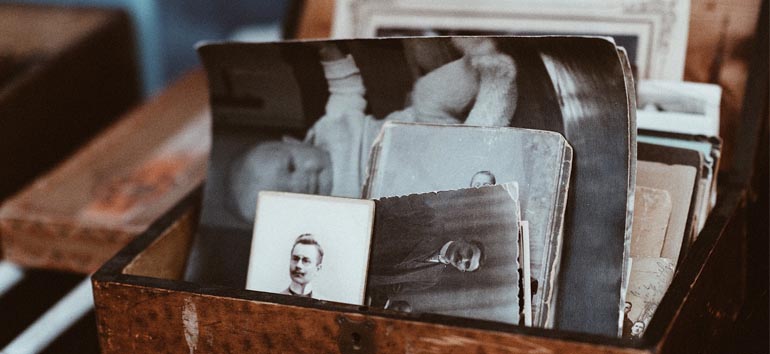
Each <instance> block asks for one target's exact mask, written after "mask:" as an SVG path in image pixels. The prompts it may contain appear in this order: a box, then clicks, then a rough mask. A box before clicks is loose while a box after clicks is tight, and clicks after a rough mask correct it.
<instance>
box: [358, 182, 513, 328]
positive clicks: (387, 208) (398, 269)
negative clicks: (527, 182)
mask: <svg viewBox="0 0 770 354" xmlns="http://www.w3.org/2000/svg"><path fill="white" fill-rule="evenodd" d="M375 205H376V208H375V213H376V217H375V225H374V236H373V239H372V251H371V255H370V258H371V260H370V263H369V272H368V278H367V279H368V282H367V297H366V303H367V305H369V306H372V307H380V308H385V309H389V310H395V311H404V310H403V309H404V308H408V310H409V311H410V312H414V313H439V314H447V315H455V316H462V317H470V318H479V319H487V320H496V321H501V322H507V323H514V324H515V323H518V322H519V317H518V313H519V299H518V293H519V285H518V282H519V281H518V279H519V276H518V261H517V259H518V253H519V249H518V232H517V230H518V224H519V220H518V215H519V213H518V209H519V206H518V192H517V190H516V189H515V185H513V184H504V185H497V186H483V187H479V188H466V189H459V190H452V191H441V192H433V193H424V194H413V195H409V196H402V197H393V198H382V199H378V200H376V201H375ZM404 303H408V304H409V306H408V307H405V306H395V305H394V304H404Z"/></svg>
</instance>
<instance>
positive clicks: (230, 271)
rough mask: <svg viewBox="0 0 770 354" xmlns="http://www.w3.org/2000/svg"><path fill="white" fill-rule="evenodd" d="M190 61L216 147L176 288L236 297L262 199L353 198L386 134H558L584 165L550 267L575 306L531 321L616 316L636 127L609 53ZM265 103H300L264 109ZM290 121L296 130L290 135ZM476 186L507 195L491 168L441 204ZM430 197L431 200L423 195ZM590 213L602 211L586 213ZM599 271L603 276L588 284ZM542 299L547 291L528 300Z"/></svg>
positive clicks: (344, 45)
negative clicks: (231, 292)
mask: <svg viewBox="0 0 770 354" xmlns="http://www.w3.org/2000/svg"><path fill="white" fill-rule="evenodd" d="M198 51H199V54H200V56H201V59H202V62H203V64H204V67H205V69H206V72H207V75H208V81H209V85H210V94H211V97H212V115H213V140H212V151H211V157H210V160H209V175H208V176H207V179H206V185H205V188H204V197H203V199H204V200H203V209H202V212H201V222H200V226H199V228H198V232H197V235H196V238H195V240H194V244H193V251H192V253H191V256H190V257H189V260H188V265H189V266H188V267H187V269H186V275H185V279H187V280H188V281H195V282H199V283H204V284H216V285H225V286H239V287H242V286H244V284H245V279H246V271H245V269H246V268H247V267H248V252H247V251H245V250H248V245H249V243H250V239H251V234H252V225H253V221H254V220H253V215H254V208H255V205H256V200H257V195H258V192H259V191H261V190H274V191H284V192H299V193H317V194H325V195H331V196H338V197H355V198H357V197H361V196H362V195H363V194H362V187H363V185H364V182H365V178H366V174H367V166H368V164H369V156H370V148H371V147H372V145H373V143H374V141H375V139H376V137H377V135H378V133H379V131H380V129H381V127H382V126H383V125H384V124H385V123H386V122H407V123H429V124H464V125H481V126H498V127H500V126H502V127H507V126H514V127H521V128H529V129H542V130H548V131H552V132H556V133H560V134H562V135H563V136H564V137H566V139H567V141H569V145H571V146H572V148H573V149H574V151H575V154H576V155H579V156H582V157H581V158H580V159H576V162H575V164H574V165H573V166H572V167H573V169H572V170H573V176H572V178H571V179H570V185H569V192H570V196H569V198H572V199H574V200H573V202H571V203H568V205H569V206H568V210H567V213H566V215H565V218H564V220H565V222H564V228H563V234H564V235H565V237H564V246H565V247H564V249H563V252H562V253H561V254H563V255H564V257H563V258H564V259H565V260H567V262H569V263H568V264H565V263H563V262H562V264H561V266H560V267H559V269H560V274H561V275H560V277H563V279H562V283H563V284H564V286H565V287H566V288H569V289H570V291H571V292H574V293H571V294H570V295H564V296H565V297H564V299H562V300H563V301H559V302H558V303H559V305H558V306H560V307H562V309H560V310H559V311H561V314H558V312H559V311H548V313H550V314H552V315H553V316H552V317H550V318H543V317H542V316H541V318H539V319H538V318H533V321H534V323H535V324H536V325H537V324H540V325H542V324H544V323H556V325H557V326H559V323H560V322H561V323H562V324H561V325H562V326H563V327H562V328H563V329H570V330H575V331H583V332H592V333H606V334H610V332H609V327H610V326H611V327H612V328H613V331H614V329H616V328H617V326H615V325H612V324H614V323H615V322H617V321H616V319H617V318H618V317H619V311H618V304H619V303H620V298H619V296H620V295H619V294H620V293H621V291H620V284H621V281H620V279H621V274H622V271H621V267H622V261H623V256H622V253H623V250H624V248H623V241H624V238H623V237H624V233H625V231H626V230H628V231H629V232H630V227H628V225H627V224H626V223H627V218H626V213H627V209H628V208H630V207H632V206H633V204H632V203H631V205H630V206H629V196H630V193H631V192H632V189H629V186H632V185H633V184H632V183H630V180H631V177H632V176H633V174H632V171H633V169H634V163H633V160H632V159H631V156H632V154H633V151H634V149H633V148H632V147H633V145H634V144H635V131H633V130H632V129H629V127H631V126H633V119H634V118H633V115H632V114H631V110H630V109H629V101H628V96H627V95H628V86H627V82H626V81H627V80H630V76H629V75H630V72H629V71H627V70H626V68H625V67H624V66H623V61H622V59H623V57H622V55H623V54H622V52H619V51H618V49H617V47H616V45H615V43H613V42H612V41H610V40H608V39H604V38H586V37H451V38H450V37H433V38H377V39H354V40H337V41H296V42H282V43H208V44H203V45H201V46H200V47H199V49H198ZM266 62H267V63H270V64H269V65H268V64H266ZM273 62H276V63H273ZM272 67H280V68H281V69H280V70H274V71H270V70H272V69H268V68H272ZM266 70H268V71H270V72H269V73H265V72H264V71H266ZM248 72H253V74H248ZM233 73H237V75H235V74H233ZM267 77H269V79H267ZM245 78H248V80H246V79H245ZM257 78H263V79H259V80H261V81H259V82H257V81H255V80H257ZM284 85H286V86H290V87H289V88H286V87H283V86H284ZM271 87H274V89H270V88H271ZM274 92H293V93H298V96H292V97H284V96H283V94H282V96H281V97H278V98H275V97H274ZM595 92H603V93H605V94H602V95H596V94H593V93H595ZM275 100H280V102H287V103H281V104H278V103H276V102H277V101H275ZM276 104H278V106H276ZM281 105H290V106H291V108H290V109H291V112H294V113H291V114H290V115H292V117H291V119H290V120H291V121H290V122H287V126H286V127H285V128H277V127H276V120H278V121H281V120H283V119H289V118H282V117H283V116H282V114H284V112H283V111H281V113H280V114H278V113H276V107H280V106H281ZM300 108H301V109H300ZM277 111H280V109H278V110H277ZM287 112H288V111H287ZM300 116H301V117H300ZM298 122H301V124H304V125H303V126H302V127H297V125H298V124H300V123H298ZM295 127H296V128H295ZM446 143H449V144H455V145H457V146H458V147H462V146H463V144H464V142H462V143H458V142H457V141H454V142H452V141H448V142H446ZM412 149H414V150H415V151H419V150H420V149H422V146H413V147H412ZM533 151H536V150H533ZM497 157H500V156H499V155H498V156H497ZM490 158H491V157H490ZM517 168H518V169H524V170H529V169H530V167H528V166H518V167H517ZM481 171H489V172H491V173H492V174H494V175H495V177H496V180H497V183H505V182H509V181H511V180H508V181H506V177H505V176H501V175H499V172H498V171H496V170H495V169H494V168H492V167H486V166H473V168H472V170H468V171H465V170H463V172H462V182H458V184H457V185H454V186H452V187H451V188H450V189H456V188H463V187H467V186H469V185H471V183H472V182H471V181H472V179H473V176H474V174H476V173H477V172H481ZM561 171H562V170H561V169H559V170H557V174H559V175H561ZM527 173H528V174H533V173H534V172H532V171H528V172H527ZM565 175H566V174H565ZM479 177H480V176H479ZM479 183H481V182H479ZM522 186H523V184H522ZM554 188H556V187H554ZM427 191H432V190H425V191H421V192H427ZM522 192H523V190H522ZM555 200H557V199H550V201H552V202H553V201H555ZM598 200H601V201H602V204H601V207H596V206H595V203H596V201H598ZM555 204H558V203H555ZM589 205H590V207H589ZM525 213H526V210H525ZM544 217H546V218H549V217H550V216H544ZM628 222H630V218H629V219H628ZM530 223H531V224H530V226H531V228H532V229H531V236H532V240H533V243H532V244H533V245H534V244H535V242H534V240H535V239H536V238H537V237H538V236H537V235H542V232H540V233H538V232H536V230H537V228H538V226H537V224H538V223H537V221H536V220H532V218H530ZM556 224H559V223H556ZM540 225H543V223H540ZM540 227H541V229H540V230H543V229H542V226H540ZM552 231H553V232H552V233H556V234H559V233H561V229H559V228H556V229H554V230H552ZM594 243H597V244H602V245H603V246H602V247H605V248H606V249H607V250H608V251H607V252H606V253H604V254H603V255H602V257H604V258H606V259H604V260H603V261H602V262H596V261H595V256H596V255H595V253H594V252H590V251H589V250H592V249H594V248H595V246H593V245H592V244H594ZM536 253H538V252H532V259H533V262H534V260H535V258H536V257H537V256H536ZM558 261H559V260H557V259H554V260H553V263H552V264H554V267H553V268H552V269H556V267H555V264H556V263H555V262H558ZM573 264H579V266H578V265H573ZM596 267H600V268H601V269H602V272H594V270H595V268H596ZM534 272H535V270H534V269H533V273H534ZM593 273H596V274H593ZM586 274H591V276H590V278H589V279H587V278H586ZM552 280H553V279H552ZM554 281H555V280H554ZM589 284H590V285H589ZM544 286H545V287H547V286H550V285H542V284H541V286H540V287H539V289H543V287H544ZM548 293H549V292H548V291H546V292H545V293H544V295H545V294H548ZM599 293H602V294H603V296H602V298H603V299H604V300H602V301H597V302H598V303H599V304H601V305H599V306H600V307H601V308H600V309H597V308H596V303H597V302H592V303H591V304H588V303H582V302H579V303H574V302H573V300H572V299H574V298H591V297H596V296H598V295H599ZM559 294H564V292H560V293H559ZM604 297H606V298H604ZM604 306H606V308H605V307H604ZM610 312H611V313H612V315H610ZM610 316H612V317H613V319H610V318H609V317H610ZM559 318H562V319H565V320H566V319H572V320H574V321H570V320H567V321H560V320H559ZM600 318H601V319H600ZM586 323H589V325H587V324H586ZM602 323H605V324H606V323H609V324H608V325H601V324H602Z"/></svg>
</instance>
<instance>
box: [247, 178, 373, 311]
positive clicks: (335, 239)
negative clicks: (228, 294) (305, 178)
mask: <svg viewBox="0 0 770 354" xmlns="http://www.w3.org/2000/svg"><path fill="white" fill-rule="evenodd" d="M256 210H257V213H256V214H257V215H256V219H255V220H256V221H255V225H254V236H253V237H252V242H251V254H250V255H249V270H248V276H247V279H246V289H248V290H256V291H264V292H271V293H276V294H282V295H288V296H291V297H294V298H304V299H314V300H323V301H334V302H342V303H348V304H356V305H363V304H364V292H365V290H366V289H365V284H366V269H367V264H368V262H369V246H370V243H371V238H372V224H373V222H374V202H372V201H371V200H361V199H348V198H336V197H326V196H317V195H307V194H295V193H283V192H261V193H259V198H258V204H257V209H256ZM297 215H302V217H300V218H298V217H297ZM340 215H345V217H344V218H340V217H339V216H340Z"/></svg>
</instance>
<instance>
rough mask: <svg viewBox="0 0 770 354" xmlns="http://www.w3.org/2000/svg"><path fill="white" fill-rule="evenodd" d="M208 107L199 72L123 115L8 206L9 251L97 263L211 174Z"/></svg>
mask: <svg viewBox="0 0 770 354" xmlns="http://www.w3.org/2000/svg"><path fill="white" fill-rule="evenodd" d="M208 112H209V110H208V95H207V90H206V77H205V75H204V73H203V72H202V71H200V70H199V71H195V72H192V73H190V74H189V75H187V76H185V77H184V78H182V79H180V80H179V81H178V82H176V83H175V84H174V85H172V86H171V87H170V88H169V89H167V90H166V91H164V92H163V93H162V94H160V95H159V96H157V97H156V98H154V99H153V100H151V101H149V102H148V103H146V104H144V105H142V106H139V107H138V108H137V109H135V110H133V111H132V112H130V113H128V114H127V115H125V116H123V117H122V118H120V120H118V121H117V122H115V123H114V124H113V125H112V126H110V127H109V128H108V129H107V130H106V131H104V132H103V133H102V134H100V135H99V136H97V137H96V138H95V139H93V140H92V141H90V142H89V143H88V144H87V145H85V146H84V147H82V148H81V149H80V150H78V151H77V152H76V153H75V154H74V155H73V156H71V157H70V158H69V159H67V160H66V161H65V162H63V163H62V164H60V165H59V166H57V167H56V168H55V169H54V170H53V171H51V172H49V173H47V174H46V175H44V176H42V177H40V178H38V179H37V180H35V182H34V183H32V184H31V185H29V186H27V187H26V188H25V189H23V190H22V191H20V192H19V193H18V194H16V195H15V196H13V197H12V198H10V199H8V200H7V201H6V202H5V203H4V204H3V205H2V207H0V241H1V242H2V247H0V248H2V251H3V256H4V257H5V258H6V259H7V260H9V261H11V262H14V263H17V264H19V265H22V266H25V267H34V268H47V269H56V270H65V271H73V272H80V273H92V272H94V271H96V269H98V268H99V267H100V266H101V265H102V264H104V262H105V261H107V260H108V259H109V258H110V257H112V256H113V255H114V254H115V253H116V252H117V251H118V250H120V249H121V248H122V247H124V246H125V245H126V244H127V243H128V242H129V241H131V240H132V239H133V238H134V237H135V236H136V235H138V234H140V233H142V232H143V231H144V230H145V229H147V227H148V226H149V225H150V224H152V222H153V221H154V220H156V219H158V218H159V217H160V216H161V215H163V213H165V212H166V211H168V210H169V209H170V208H171V207H173V206H174V205H175V204H176V203H177V202H178V201H179V200H181V199H182V198H183V197H184V196H185V195H187V194H188V193H189V192H190V191H192V190H193V189H195V187H196V186H197V185H198V184H200V183H201V181H203V178H204V177H205V173H206V160H207V158H208V151H209V147H210V137H209V134H210V132H209V130H210V115H209V113H208ZM63 130H66V131H68V130H67V129H63ZM0 140H1V139H0Z"/></svg>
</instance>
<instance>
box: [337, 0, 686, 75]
mask: <svg viewBox="0 0 770 354" xmlns="http://www.w3.org/2000/svg"><path fill="white" fill-rule="evenodd" d="M689 19H690V1H688V0H662V1H658V2H656V3H655V5H651V4H649V3H648V2H646V1H643V0H627V1H605V0H575V1H568V2H564V1H559V0H509V1H502V2H501V1H497V0H481V1H473V2H465V1H458V0H439V1H436V0H414V1H399V0H338V1H336V6H335V13H334V23H333V28H332V35H333V36H334V37H335V38H351V37H373V36H377V37H392V36H457V35H472V36H479V35H518V36H536V35H560V36H567V35H573V36H606V37H612V38H613V39H614V40H615V42H616V43H617V44H618V46H621V47H624V48H625V49H626V51H627V52H628V56H629V59H630V60H631V64H632V66H633V67H634V72H635V74H636V75H635V76H636V77H637V78H642V79H659V80H681V79H682V77H683V75H684V59H685V49H686V43H687V32H688V23H689Z"/></svg>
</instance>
